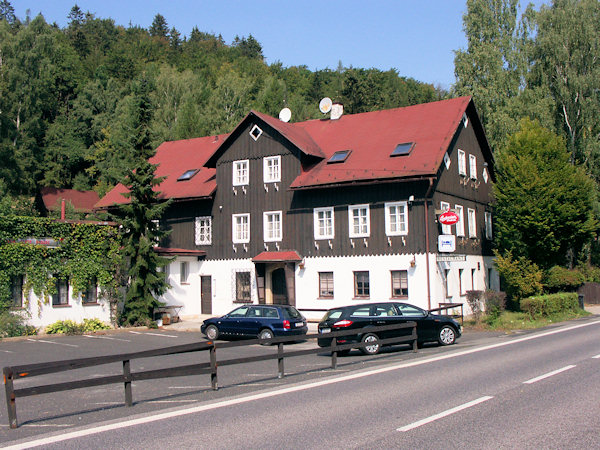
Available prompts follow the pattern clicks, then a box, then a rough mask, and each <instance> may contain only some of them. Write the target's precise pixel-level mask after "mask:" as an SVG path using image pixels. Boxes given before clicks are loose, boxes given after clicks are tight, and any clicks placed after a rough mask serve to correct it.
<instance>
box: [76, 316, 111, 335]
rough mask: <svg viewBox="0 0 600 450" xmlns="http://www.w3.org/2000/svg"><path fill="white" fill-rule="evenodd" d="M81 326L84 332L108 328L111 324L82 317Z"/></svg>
mask: <svg viewBox="0 0 600 450" xmlns="http://www.w3.org/2000/svg"><path fill="white" fill-rule="evenodd" d="M81 328H82V330H83V332H84V333H88V332H92V331H98V330H110V328H111V326H110V325H108V324H106V323H104V322H102V321H101V320H99V319H83V325H82V326H81Z"/></svg>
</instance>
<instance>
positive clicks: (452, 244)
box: [438, 234, 456, 253]
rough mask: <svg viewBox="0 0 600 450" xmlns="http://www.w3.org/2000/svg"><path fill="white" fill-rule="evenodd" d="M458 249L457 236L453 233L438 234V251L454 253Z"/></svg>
mask: <svg viewBox="0 0 600 450" xmlns="http://www.w3.org/2000/svg"><path fill="white" fill-rule="evenodd" d="M454 250H456V236H454V235H453V234H441V235H439V236H438V252H440V253H452V252H453V251H454Z"/></svg>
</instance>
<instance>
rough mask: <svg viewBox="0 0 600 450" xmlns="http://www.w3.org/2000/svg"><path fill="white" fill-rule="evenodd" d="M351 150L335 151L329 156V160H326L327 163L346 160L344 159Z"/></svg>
mask: <svg viewBox="0 0 600 450" xmlns="http://www.w3.org/2000/svg"><path fill="white" fill-rule="evenodd" d="M351 151H352V150H340V151H337V152H335V153H334V154H333V155H332V156H331V158H329V160H328V161H327V164H330V163H341V162H344V161H346V159H348V155H350V152H351Z"/></svg>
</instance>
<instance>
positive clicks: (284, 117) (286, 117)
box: [279, 108, 292, 122]
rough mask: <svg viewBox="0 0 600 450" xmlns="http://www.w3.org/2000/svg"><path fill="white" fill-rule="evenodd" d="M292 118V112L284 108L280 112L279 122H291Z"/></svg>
mask: <svg viewBox="0 0 600 450" xmlns="http://www.w3.org/2000/svg"><path fill="white" fill-rule="evenodd" d="M291 118H292V111H291V110H290V108H283V109H282V110H281V111H279V120H281V121H282V122H289V121H290V119H291Z"/></svg>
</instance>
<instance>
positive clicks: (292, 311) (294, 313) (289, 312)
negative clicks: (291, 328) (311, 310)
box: [281, 306, 302, 319]
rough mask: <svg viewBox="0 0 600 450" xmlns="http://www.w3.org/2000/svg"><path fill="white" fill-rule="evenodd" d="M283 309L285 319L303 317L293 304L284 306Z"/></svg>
mask: <svg viewBox="0 0 600 450" xmlns="http://www.w3.org/2000/svg"><path fill="white" fill-rule="evenodd" d="M281 310H282V311H283V317H284V318H285V319H302V314H300V312H299V311H298V310H297V309H296V308H294V307H292V306H288V307H287V308H282V309H281Z"/></svg>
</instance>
